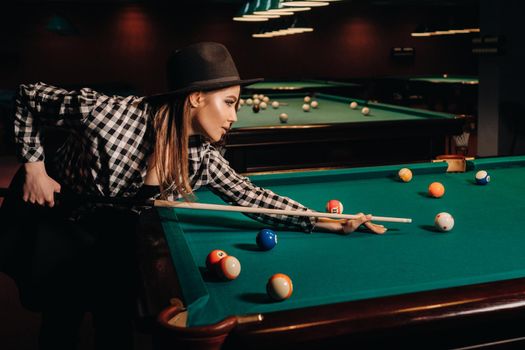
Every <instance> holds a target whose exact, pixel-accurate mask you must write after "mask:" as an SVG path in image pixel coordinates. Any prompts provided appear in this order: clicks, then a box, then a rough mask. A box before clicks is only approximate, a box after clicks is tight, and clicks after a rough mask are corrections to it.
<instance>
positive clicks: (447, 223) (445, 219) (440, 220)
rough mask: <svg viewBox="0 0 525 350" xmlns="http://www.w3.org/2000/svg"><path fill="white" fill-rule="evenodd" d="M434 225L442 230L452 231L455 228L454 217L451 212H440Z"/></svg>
mask: <svg viewBox="0 0 525 350" xmlns="http://www.w3.org/2000/svg"><path fill="white" fill-rule="evenodd" d="M434 225H435V226H436V228H437V229H438V230H440V231H443V232H446V231H450V230H452V228H454V218H453V217H452V215H450V214H449V213H445V212H443V213H439V214H437V215H436V218H435V219H434Z"/></svg>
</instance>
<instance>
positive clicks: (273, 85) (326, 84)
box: [245, 80, 357, 92]
mask: <svg viewBox="0 0 525 350" xmlns="http://www.w3.org/2000/svg"><path fill="white" fill-rule="evenodd" d="M344 86H357V84H353V83H345V82H336V81H322V80H297V81H263V82H260V83H255V84H251V85H249V86H247V87H245V89H247V90H251V91H253V92H256V90H276V91H279V90H290V91H294V90H305V89H308V90H311V89H322V88H334V87H344Z"/></svg>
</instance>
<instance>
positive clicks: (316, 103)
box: [310, 101, 319, 108]
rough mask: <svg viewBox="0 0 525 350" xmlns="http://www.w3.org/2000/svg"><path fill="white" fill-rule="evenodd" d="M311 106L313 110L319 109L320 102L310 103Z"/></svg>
mask: <svg viewBox="0 0 525 350" xmlns="http://www.w3.org/2000/svg"><path fill="white" fill-rule="evenodd" d="M310 106H312V108H317V107H319V102H317V101H312V103H310Z"/></svg>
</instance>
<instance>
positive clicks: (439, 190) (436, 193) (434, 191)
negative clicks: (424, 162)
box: [428, 182, 445, 198]
mask: <svg viewBox="0 0 525 350" xmlns="http://www.w3.org/2000/svg"><path fill="white" fill-rule="evenodd" d="M444 194H445V186H443V185H442V184H441V183H440V182H432V183H431V184H430V186H428V195H429V196H430V197H434V198H440V197H443V195H444Z"/></svg>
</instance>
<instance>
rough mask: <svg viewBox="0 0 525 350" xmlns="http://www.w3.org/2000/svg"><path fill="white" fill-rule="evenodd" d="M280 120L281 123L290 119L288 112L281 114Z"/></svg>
mask: <svg viewBox="0 0 525 350" xmlns="http://www.w3.org/2000/svg"><path fill="white" fill-rule="evenodd" d="M279 120H280V121H281V123H286V122H287V121H288V114H286V113H281V114H279Z"/></svg>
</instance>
